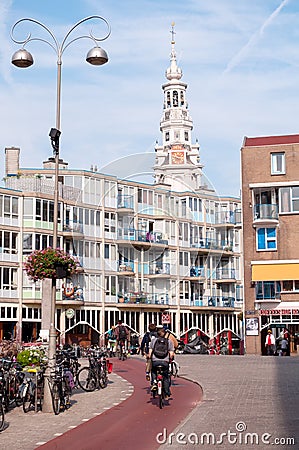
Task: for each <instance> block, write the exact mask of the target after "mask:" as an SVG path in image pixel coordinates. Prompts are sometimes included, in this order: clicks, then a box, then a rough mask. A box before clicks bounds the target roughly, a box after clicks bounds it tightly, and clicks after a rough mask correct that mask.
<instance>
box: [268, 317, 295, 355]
mask: <svg viewBox="0 0 299 450" xmlns="http://www.w3.org/2000/svg"><path fill="white" fill-rule="evenodd" d="M268 330H271V331H272V334H273V336H274V337H275V342H276V350H275V355H278V356H279V355H280V354H281V353H280V341H281V340H282V337H285V338H286V339H287V341H288V342H289V345H288V349H287V353H286V356H296V355H298V356H299V323H298V324H288V323H286V324H278V323H269V324H267V325H266V326H265V327H264V328H263V329H262V330H261V348H262V355H266V354H267V351H266V345H265V342H266V337H267V334H268Z"/></svg>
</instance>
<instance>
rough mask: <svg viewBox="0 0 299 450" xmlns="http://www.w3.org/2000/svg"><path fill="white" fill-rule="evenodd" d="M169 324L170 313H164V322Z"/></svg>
mask: <svg viewBox="0 0 299 450" xmlns="http://www.w3.org/2000/svg"><path fill="white" fill-rule="evenodd" d="M164 323H165V324H167V323H170V314H168V313H163V314H162V324H164Z"/></svg>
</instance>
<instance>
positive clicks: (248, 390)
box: [0, 355, 299, 450]
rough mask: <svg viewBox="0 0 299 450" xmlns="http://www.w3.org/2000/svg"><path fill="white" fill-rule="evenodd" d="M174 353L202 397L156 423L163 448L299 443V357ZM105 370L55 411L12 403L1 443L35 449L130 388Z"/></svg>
mask: <svg viewBox="0 0 299 450" xmlns="http://www.w3.org/2000/svg"><path fill="white" fill-rule="evenodd" d="M176 360H177V361H178V362H179V363H180V366H181V369H180V375H181V376H184V377H185V378H187V379H190V380H193V381H195V382H197V383H199V384H200V385H201V386H202V388H203V394H204V397H203V402H202V403H201V404H199V405H198V406H197V407H196V408H195V409H194V410H193V411H192V412H191V414H190V415H189V416H188V417H187V418H186V419H185V420H184V421H183V422H182V423H181V424H180V425H179V426H178V427H177V428H176V430H166V431H165V433H164V430H163V424H161V433H162V434H161V435H160V436H159V443H160V444H161V446H160V449H161V450H178V449H181V448H185V449H191V448H203V449H205V450H208V449H209V448H210V447H211V448H213V447H214V448H218V447H219V448H221V449H225V450H226V449H229V450H234V449H246V448H252V449H269V448H273V446H274V447H275V448H278V449H294V448H295V449H299V382H298V381H299V358H298V357H262V356H250V355H247V356H222V355H221V356H220V355H210V356H209V355H177V356H176ZM124 376H125V374H124ZM109 377H110V383H109V385H108V387H107V388H106V389H104V390H99V391H96V392H94V393H86V392H84V393H83V392H81V391H79V390H78V391H74V394H73V396H72V402H73V407H71V408H70V409H69V410H68V411H66V412H64V413H62V414H60V415H58V416H55V415H53V414H45V413H41V412H38V413H35V412H29V413H27V414H24V413H23V411H22V409H20V408H14V409H13V410H11V411H10V412H9V413H8V414H7V415H6V420H7V422H8V423H9V426H8V428H7V429H6V430H5V431H4V432H2V433H1V434H0V448H1V450H21V449H22V450H34V449H35V448H37V447H38V445H41V444H42V443H44V442H45V441H47V440H49V439H52V438H53V437H55V436H57V435H58V434H62V433H65V432H66V431H69V430H71V429H72V428H73V427H75V426H77V425H79V424H80V423H82V422H84V421H86V420H88V419H90V418H93V417H94V416H95V415H98V414H101V413H102V412H104V411H106V410H107V409H109V408H110V407H111V406H113V405H117V404H119V403H120V402H121V401H123V400H124V399H126V398H128V396H130V395H131V394H132V393H133V390H134V388H133V386H132V385H131V384H130V383H128V382H127V381H126V380H125V379H123V378H121V377H120V376H119V375H117V374H115V373H112V374H111V375H110V376H109ZM170 432H174V435H173V436H172V437H170V436H169V433H170ZM178 433H183V434H184V436H183V435H179V434H178ZM192 433H193V434H192ZM208 433H210V435H209V437H208V436H207V434H208ZM221 433H223V435H222V443H221V444H220V443H219V441H220V440H221ZM224 433H225V435H224ZM233 433H235V434H233ZM229 434H230V435H229ZM208 438H209V441H208ZM197 439H198V444H196V442H197V441H196V440H197ZM246 439H247V443H246ZM263 439H264V441H265V442H268V444H265V443H263V442H262V440H263ZM275 439H277V441H275ZM287 439H293V440H295V441H294V444H293V445H291V444H290V443H287ZM201 440H203V441H201ZM236 440H237V442H235V441H236ZM178 441H181V443H179V442H178ZM170 442H171V443H170ZM269 445H271V447H269ZM134 450H135V449H134Z"/></svg>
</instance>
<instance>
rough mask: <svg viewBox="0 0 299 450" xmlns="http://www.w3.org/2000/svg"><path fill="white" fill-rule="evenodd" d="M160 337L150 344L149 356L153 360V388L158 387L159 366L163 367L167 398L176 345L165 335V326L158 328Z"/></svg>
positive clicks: (167, 396)
mask: <svg viewBox="0 0 299 450" xmlns="http://www.w3.org/2000/svg"><path fill="white" fill-rule="evenodd" d="M157 331H158V337H156V338H154V339H153V340H152V341H151V343H150V346H149V358H151V361H152V376H153V385H152V388H151V389H152V390H155V389H157V367H158V366H162V367H163V385H164V391H165V399H166V400H167V399H168V398H169V397H170V395H171V393H170V379H169V362H170V360H172V359H173V357H174V345H173V342H172V341H171V340H170V339H167V338H166V337H165V334H166V332H165V330H164V328H163V327H161V328H158V327H157Z"/></svg>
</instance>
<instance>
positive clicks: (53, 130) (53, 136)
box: [49, 128, 61, 140]
mask: <svg viewBox="0 0 299 450" xmlns="http://www.w3.org/2000/svg"><path fill="white" fill-rule="evenodd" d="M60 135H61V131H59V130H57V128H51V130H50V133H49V136H50V138H51V140H55V139H58V138H59V137H60Z"/></svg>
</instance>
